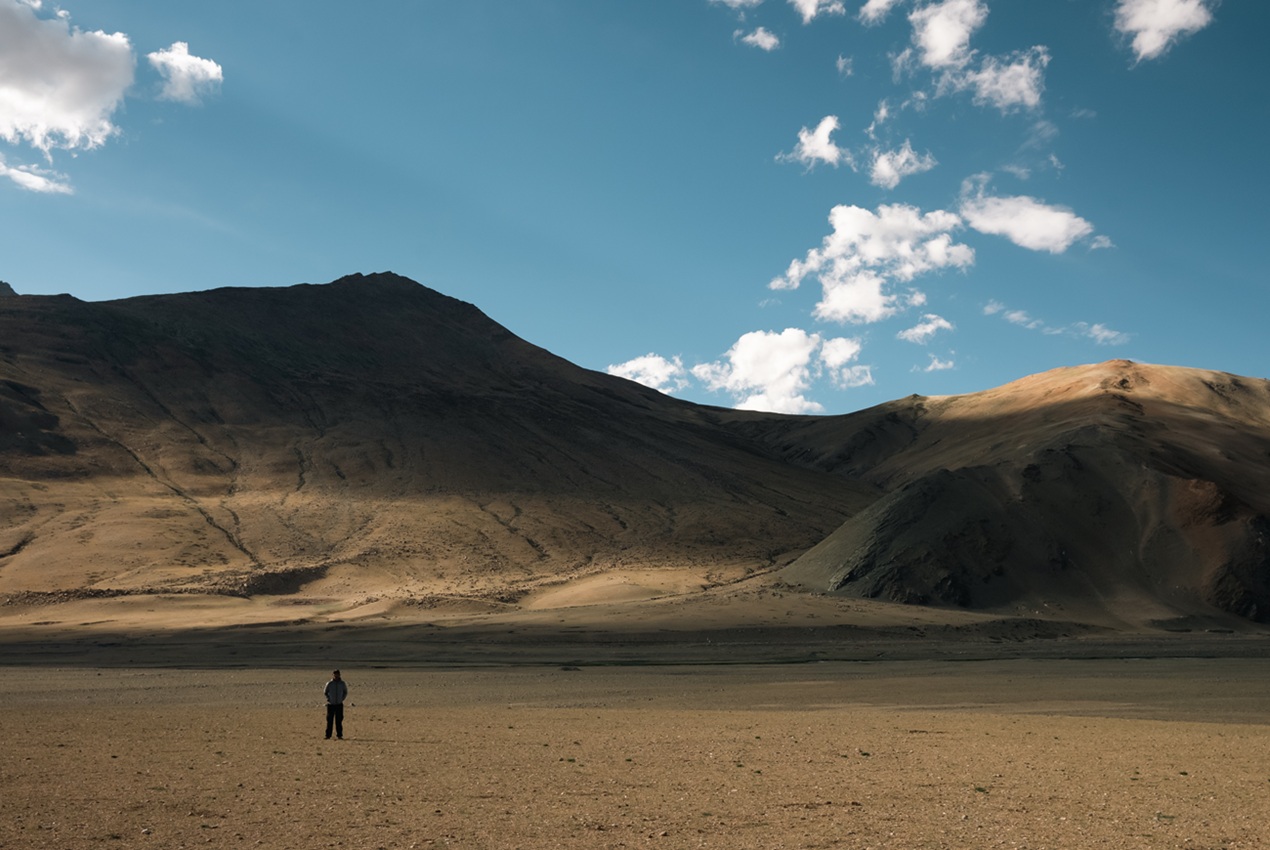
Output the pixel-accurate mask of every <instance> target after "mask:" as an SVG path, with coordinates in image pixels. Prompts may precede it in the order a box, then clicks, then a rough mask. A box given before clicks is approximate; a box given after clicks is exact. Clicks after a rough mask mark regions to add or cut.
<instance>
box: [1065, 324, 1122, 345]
mask: <svg viewBox="0 0 1270 850" xmlns="http://www.w3.org/2000/svg"><path fill="white" fill-rule="evenodd" d="M1072 329H1073V331H1074V332H1075V333H1077V334H1079V335H1080V336H1084V337H1088V338H1089V339H1092V340H1093V341H1094V342H1096V343H1097V344H1098V345H1124V344H1125V343H1126V342H1128V341H1129V334H1127V333H1121V332H1120V331H1113V330H1112V329H1111V328H1109V327H1107V326H1106V325H1104V324H1096V325H1089V324H1086V323H1084V322H1077V323H1076V324H1075V325H1072Z"/></svg>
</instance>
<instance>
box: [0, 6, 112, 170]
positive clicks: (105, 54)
mask: <svg viewBox="0 0 1270 850" xmlns="http://www.w3.org/2000/svg"><path fill="white" fill-rule="evenodd" d="M38 8H39V5H38V4H31V3H23V2H19V0H0V138H3V139H4V140H5V141H7V142H9V143H11V144H16V143H19V142H25V143H27V144H29V145H31V146H33V147H35V148H38V149H39V150H41V151H43V152H44V153H45V154H46V155H47V154H48V152H49V151H50V150H52V149H53V148H64V149H67V150H74V149H90V148H95V147H97V146H99V145H101V144H103V143H104V142H105V141H106V140H107V139H109V138H110V137H111V136H112V135H114V134H115V133H116V132H117V129H116V127H115V125H114V124H113V123H112V121H111V118H112V116H113V115H114V112H115V110H116V109H117V108H118V107H119V105H120V104H121V103H122V102H123V97H124V92H125V91H127V90H128V88H129V87H130V86H131V85H132V81H133V70H134V60H133V54H132V46H131V44H129V42H128V37H127V36H126V35H124V34H123V33H118V32H117V33H113V34H108V33H104V32H84V31H82V30H80V29H77V28H73V27H71V25H70V23H69V19H68V17H66V16H65V15H58V17H56V18H55V19H41V18H39V17H37V15H36V10H37V9H38ZM23 173H26V174H32V172H23ZM7 176H10V177H11V178H12V174H9V175H7ZM37 176H38V175H37ZM24 179H26V178H24ZM35 182H38V181H35Z"/></svg>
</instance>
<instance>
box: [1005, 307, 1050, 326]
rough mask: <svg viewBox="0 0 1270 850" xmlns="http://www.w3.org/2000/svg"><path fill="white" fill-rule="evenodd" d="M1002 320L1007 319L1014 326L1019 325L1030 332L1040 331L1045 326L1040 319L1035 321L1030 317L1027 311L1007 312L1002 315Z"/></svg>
mask: <svg viewBox="0 0 1270 850" xmlns="http://www.w3.org/2000/svg"><path fill="white" fill-rule="evenodd" d="M1001 318H1003V319H1005V320H1006V321H1007V322H1009V323H1010V324H1012V325H1018V326H1019V327H1022V328H1027V329H1028V330H1030V331H1035V330H1040V329H1041V328H1043V327H1044V326H1045V323H1044V322H1042V321H1041V320H1040V319H1033V318H1032V317H1031V316H1029V315H1028V314H1027V311H1026V310H1006V311H1005V313H1003V314H1002V316H1001Z"/></svg>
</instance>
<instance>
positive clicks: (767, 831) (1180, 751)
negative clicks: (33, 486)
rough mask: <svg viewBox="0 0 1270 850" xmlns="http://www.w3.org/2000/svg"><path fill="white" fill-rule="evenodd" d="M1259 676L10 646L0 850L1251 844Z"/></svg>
mask: <svg viewBox="0 0 1270 850" xmlns="http://www.w3.org/2000/svg"><path fill="white" fill-rule="evenodd" d="M1267 674H1270V662H1267V661H1260V660H1255V659H1254V660H1249V659H1209V660H1187V659H1161V660H1156V661H1116V660H1086V661H1080V660H1068V661H1056V660H1005V661H998V662H992V661H985V662H961V663H954V662H886V663H880V664H866V663H855V664H852V663H843V664H838V663H834V664H812V665H758V666H734V667H721V666H716V667H655V668H650V667H644V668H618V667H582V668H579V669H560V668H556V667H552V668H507V669H501V670H489V669H482V670H403V669H375V668H360V669H354V668H345V670H344V675H345V678H346V679H347V680H348V681H349V683H350V685H351V694H350V702H351V704H350V706H349V707H348V710H347V717H346V721H345V723H346V739H345V740H343V741H326V740H323V739H322V728H321V727H322V723H323V720H324V711H323V709H322V706H321V688H322V685H323V683H324V682H325V679H326V678H327V677H326V671H325V670H321V669H309V670H297V669H285V670H284V669H250V670H248V669H201V670H191V669H153V668H151V669H137V668H126V669H92V668H79V669H53V668H42V667H14V668H9V669H7V670H6V671H5V676H6V684H7V688H6V692H7V695H8V701H9V703H10V713H9V715H8V724H7V725H8V727H9V729H8V731H9V733H10V734H9V735H8V736H7V737H8V742H7V744H6V746H5V748H4V754H3V757H0V788H3V793H2V794H0V847H2V848H15V849H16V848H24V850H25V848H44V847H49V848H52V847H57V848H103V847H105V848H111V847H120V848H124V847H154V848H180V847H208V846H211V847H252V846H260V847H268V848H303V850H312V848H328V847H330V848H346V849H347V848H352V849H353V850H361V848H368V849H369V848H431V847H443V846H449V847H460V848H525V849H526V850H530V849H531V848H557V847H565V848H573V847H579V848H620V847H651V848H666V849H667V850H669V848H697V847H706V848H728V850H738V848H762V849H763V850H771V848H820V847H844V848H895V850H918V849H919V848H997V847H1002V848H1030V850H1045V849H1046V848H1053V850H1058V848H1063V850H1068V849H1069V848H1086V847H1089V848H1093V847H1108V848H1187V850H1196V849H1197V848H1204V850H1211V848H1256V847H1264V846H1266V844H1265V832H1266V826H1265V825H1266V822H1267V816H1268V815H1270V675H1267Z"/></svg>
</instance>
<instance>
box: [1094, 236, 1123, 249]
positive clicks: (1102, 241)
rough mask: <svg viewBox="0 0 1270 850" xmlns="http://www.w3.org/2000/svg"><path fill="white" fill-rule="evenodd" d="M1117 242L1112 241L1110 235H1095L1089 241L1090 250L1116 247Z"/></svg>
mask: <svg viewBox="0 0 1270 850" xmlns="http://www.w3.org/2000/svg"><path fill="white" fill-rule="evenodd" d="M1114 247H1116V243H1114V242H1112V241H1111V237H1109V236H1095V237H1094V238H1093V239H1091V240H1090V241H1089V250H1091V251H1100V250H1102V249H1103V248H1114Z"/></svg>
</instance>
